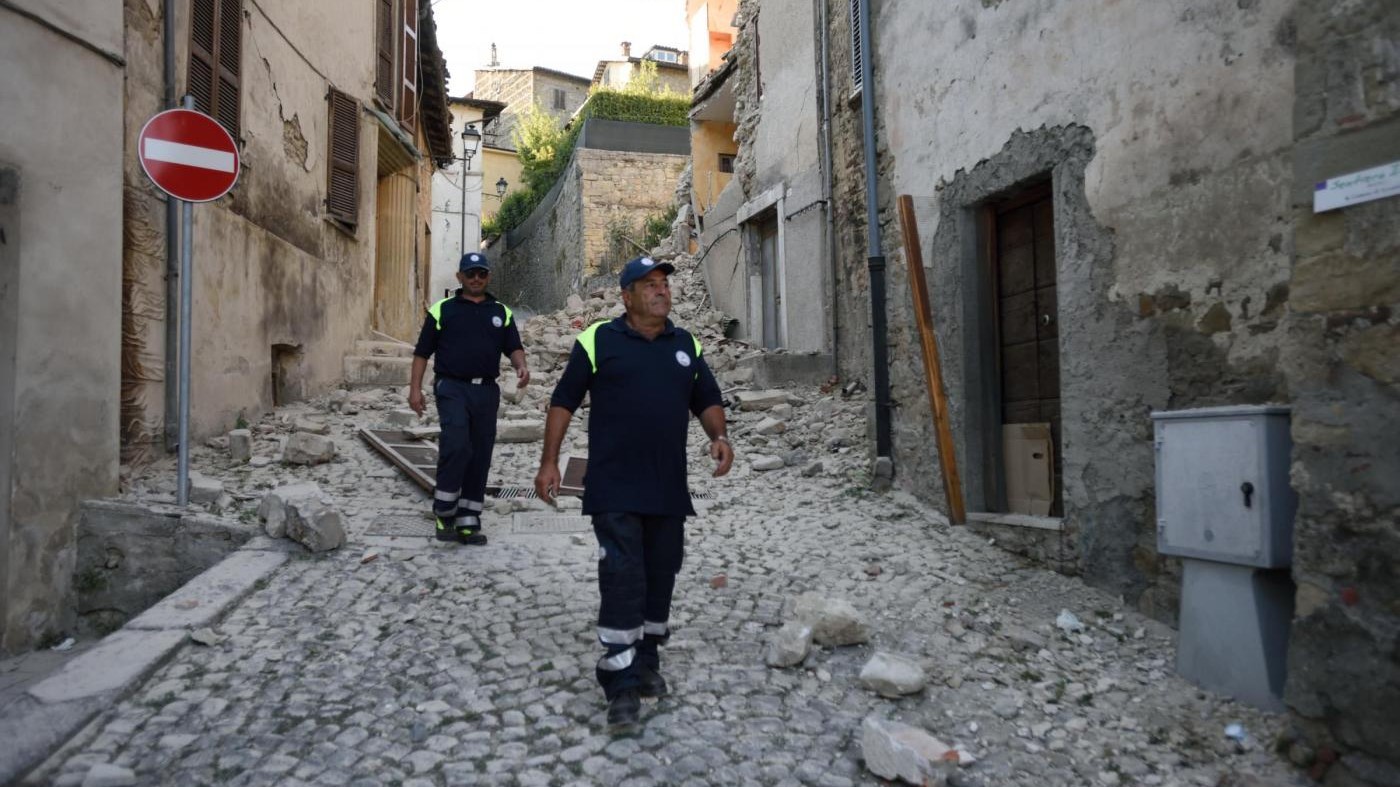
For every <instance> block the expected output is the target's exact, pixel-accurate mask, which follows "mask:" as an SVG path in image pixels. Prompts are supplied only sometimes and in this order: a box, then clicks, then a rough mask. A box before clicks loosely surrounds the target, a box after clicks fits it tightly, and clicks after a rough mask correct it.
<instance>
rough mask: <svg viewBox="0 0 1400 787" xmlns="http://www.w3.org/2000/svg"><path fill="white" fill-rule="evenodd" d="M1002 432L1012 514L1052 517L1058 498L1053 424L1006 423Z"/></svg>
mask: <svg viewBox="0 0 1400 787" xmlns="http://www.w3.org/2000/svg"><path fill="white" fill-rule="evenodd" d="M1001 430H1002V431H1001V444H1002V445H1001V454H1002V463H1003V465H1004V468H1003V469H1004V472H1005V474H1006V505H1007V509H1008V512H1009V513H1012V514H1030V515H1032V516H1049V515H1050V504H1051V502H1052V501H1053V500H1054V499H1055V450H1054V441H1053V440H1052V439H1051V437H1050V424H1004V425H1003V426H1002V428H1001Z"/></svg>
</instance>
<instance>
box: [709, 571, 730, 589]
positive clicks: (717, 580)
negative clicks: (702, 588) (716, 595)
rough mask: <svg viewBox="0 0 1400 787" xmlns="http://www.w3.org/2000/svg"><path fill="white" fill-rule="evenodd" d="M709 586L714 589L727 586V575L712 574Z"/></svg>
mask: <svg viewBox="0 0 1400 787" xmlns="http://www.w3.org/2000/svg"><path fill="white" fill-rule="evenodd" d="M710 587H711V588H713V589H715V590H719V589H720V588H726V587H729V575H727V574H715V575H714V576H712V577H710Z"/></svg>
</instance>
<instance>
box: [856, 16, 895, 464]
mask: <svg viewBox="0 0 1400 787" xmlns="http://www.w3.org/2000/svg"><path fill="white" fill-rule="evenodd" d="M870 2H871V0H860V54H861V58H860V86H861V97H860V108H861V118H862V121H863V124H864V132H865V214H866V233H865V234H866V238H867V240H868V241H869V248H868V252H869V256H868V257H867V264H868V266H869V268H870V316H871V324H872V327H873V328H874V331H875V336H874V340H875V348H874V349H875V358H874V362H875V456H876V463H877V469H878V465H879V464H881V463H880V461H879V460H880V459H881V458H884V459H886V460H887V461H888V463H889V465H888V468H889V470H888V472H890V473H893V470H894V456H893V452H892V451H891V445H890V444H891V442H892V441H891V439H890V361H889V355H890V353H889V341H888V339H889V337H888V329H887V327H886V323H885V257H884V255H883V254H881V253H880V250H881V247H882V245H883V244H882V243H881V238H880V207H879V181H878V179H877V175H876V166H875V165H876V161H875V78H874V75H873V72H874V70H875V66H874V60H875V48H874V46H873V45H872V43H871V42H872V36H871V35H870Z"/></svg>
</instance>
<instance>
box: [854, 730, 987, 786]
mask: <svg viewBox="0 0 1400 787" xmlns="http://www.w3.org/2000/svg"><path fill="white" fill-rule="evenodd" d="M860 744H861V755H862V756H863V758H864V759H865V767H866V768H867V769H869V770H870V772H871V773H873V774H875V775H876V776H879V777H881V778H883V779H899V780H901V781H904V782H907V783H909V784H915V785H922V786H923V787H943V785H946V784H947V783H948V776H949V775H950V774H951V773H952V772H953V770H955V769H956V768H957V766H959V765H963V766H966V765H971V764H972V763H974V762H976V759H975V758H974V757H972V755H970V754H968V753H966V752H964V751H961V750H959V749H956V748H954V747H951V746H949V745H947V744H946V743H944V742H943V741H940V740H939V739H937V738H935V737H933V736H932V735H929V734H928V733H927V732H924V731H923V730H921V729H919V728H917V727H910V726H909V725H907V724H900V723H899V722H897V721H885V720H882V719H877V718H875V717H874V716H870V717H867V718H866V719H865V721H864V722H862V724H861V739H860Z"/></svg>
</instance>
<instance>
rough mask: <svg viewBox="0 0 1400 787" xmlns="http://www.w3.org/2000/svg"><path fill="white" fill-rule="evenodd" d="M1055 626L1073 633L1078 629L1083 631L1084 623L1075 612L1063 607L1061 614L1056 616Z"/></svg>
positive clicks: (1067, 632) (1065, 631)
mask: <svg viewBox="0 0 1400 787" xmlns="http://www.w3.org/2000/svg"><path fill="white" fill-rule="evenodd" d="M1055 628H1058V629H1059V630H1060V631H1063V632H1064V633H1066V634H1072V633H1074V632H1076V631H1083V630H1084V624H1083V623H1080V622H1079V618H1077V617H1075V616H1074V613H1073V612H1070V611H1069V610H1067V609H1062V610H1060V614H1059V616H1058V617H1056V618H1055Z"/></svg>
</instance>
